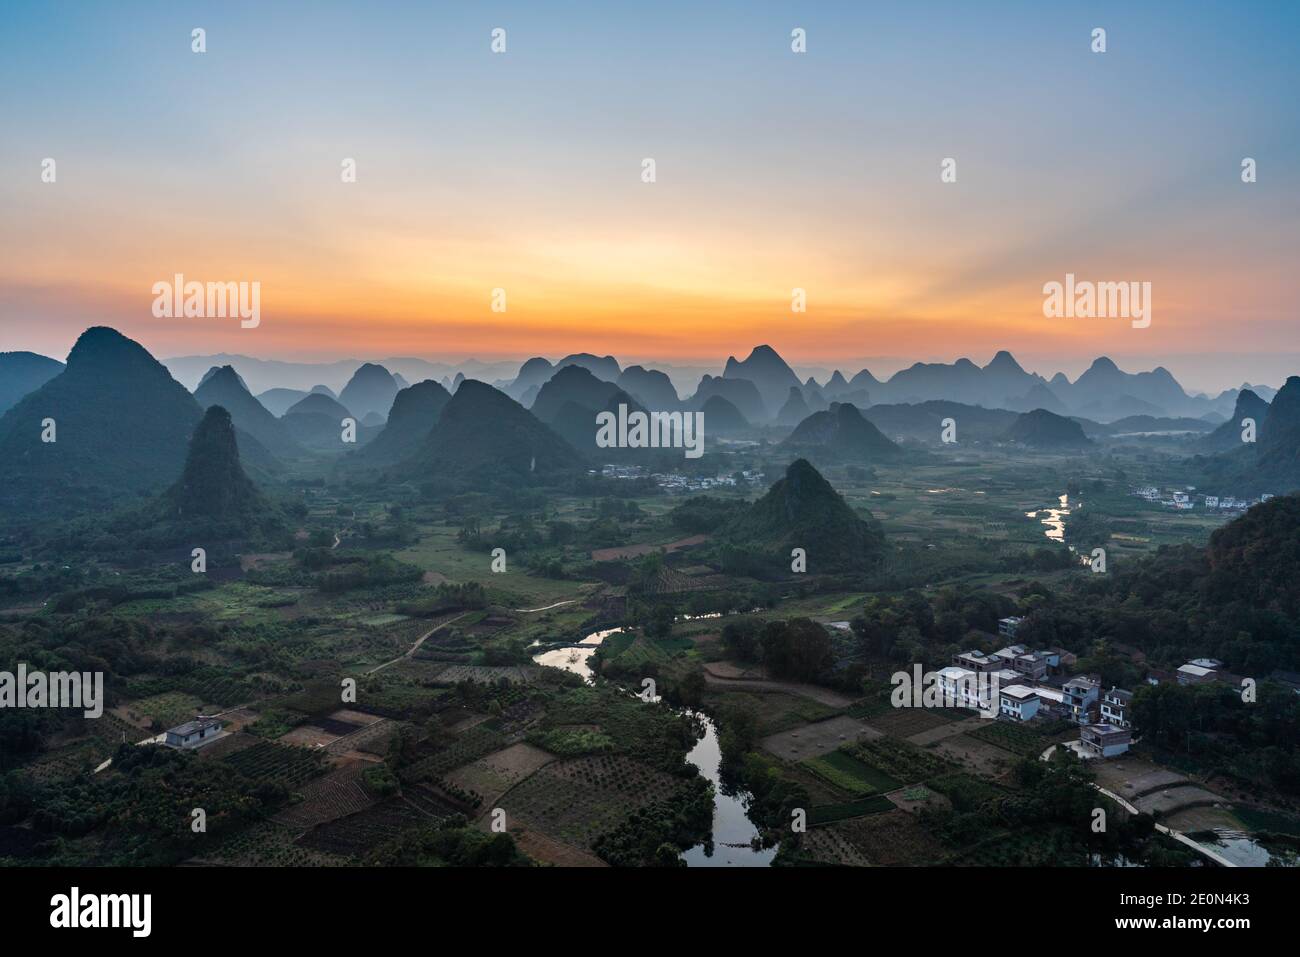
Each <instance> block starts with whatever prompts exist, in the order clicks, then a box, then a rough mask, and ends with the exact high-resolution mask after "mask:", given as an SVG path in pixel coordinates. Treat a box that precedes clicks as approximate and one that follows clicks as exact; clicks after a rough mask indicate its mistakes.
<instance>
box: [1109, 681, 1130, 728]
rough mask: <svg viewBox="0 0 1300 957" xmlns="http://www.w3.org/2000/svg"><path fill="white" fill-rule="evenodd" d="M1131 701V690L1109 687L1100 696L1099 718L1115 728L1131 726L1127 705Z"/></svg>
mask: <svg viewBox="0 0 1300 957" xmlns="http://www.w3.org/2000/svg"><path fill="white" fill-rule="evenodd" d="M1132 703H1133V692H1131V691H1125V690H1124V689H1123V688H1111V689H1110V690H1109V691H1107V692H1106V693H1105V694H1104V695H1102V697H1101V720H1102V721H1103V722H1105V723H1106V724H1112V725H1114V726H1115V727H1117V728H1131V727H1133V722H1132V720H1131V719H1130V717H1129V706H1130V705H1131V704H1132Z"/></svg>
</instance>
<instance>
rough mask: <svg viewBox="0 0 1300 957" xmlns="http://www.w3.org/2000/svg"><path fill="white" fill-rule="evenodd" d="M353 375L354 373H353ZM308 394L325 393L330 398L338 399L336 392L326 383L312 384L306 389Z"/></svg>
mask: <svg viewBox="0 0 1300 957" xmlns="http://www.w3.org/2000/svg"><path fill="white" fill-rule="evenodd" d="M354 375H355V373H354ZM307 394H308V395H327V396H329V397H330V398H331V399H338V397H339V396H338V393H337V392H335V391H334V390H333V389H331V388H330V387H329V386H327V385H314V386H312V387H311V388H310V389H309V390H308V391H307Z"/></svg>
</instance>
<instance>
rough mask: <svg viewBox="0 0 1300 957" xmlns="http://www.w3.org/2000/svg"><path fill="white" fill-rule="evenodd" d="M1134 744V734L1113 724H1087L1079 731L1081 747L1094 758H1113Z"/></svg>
mask: <svg viewBox="0 0 1300 957" xmlns="http://www.w3.org/2000/svg"><path fill="white" fill-rule="evenodd" d="M1132 742H1133V732H1132V731H1129V730H1128V729H1127V728H1117V727H1115V726H1114V725H1113V724H1087V725H1084V726H1083V727H1082V728H1080V729H1079V745H1080V747H1082V748H1083V749H1084V750H1085V751H1087V752H1088V753H1089V754H1091V755H1092V756H1093V757H1097V758H1113V757H1115V755H1117V754H1123V753H1124V752H1125V751H1127V750H1128V746H1129V745H1130V744H1131V743H1132Z"/></svg>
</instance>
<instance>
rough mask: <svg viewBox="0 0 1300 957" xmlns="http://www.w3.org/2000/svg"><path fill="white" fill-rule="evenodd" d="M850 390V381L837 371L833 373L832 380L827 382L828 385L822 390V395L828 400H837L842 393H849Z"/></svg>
mask: <svg viewBox="0 0 1300 957" xmlns="http://www.w3.org/2000/svg"><path fill="white" fill-rule="evenodd" d="M850 388H851V387H850V386H849V383H848V380H846V379H845V378H844V375H843V374H842V373H841V372H840V370H839V369H836V370H835V371H834V372H832V373H831V377H830V379H828V380H827V382H826V385H825V386H824V387H823V388H822V393H823V394H824V395H825V396H826V398H827V399H837V398H839V396H840V394H841V393H844V392H848V391H849V390H850Z"/></svg>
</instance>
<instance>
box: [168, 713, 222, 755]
mask: <svg viewBox="0 0 1300 957" xmlns="http://www.w3.org/2000/svg"><path fill="white" fill-rule="evenodd" d="M220 735H221V719H220V718H196V719H195V720H193V721H187V722H185V723H184V724H181V725H177V726H176V727H174V728H169V729H168V731H167V737H166V739H165V740H164V741H163V743H164V744H166V745H167V747H169V748H198V747H202V746H203V745H205V744H207V743H208V742H210V741H212V740H213V739H215V738H217V737H219V736H220Z"/></svg>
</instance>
